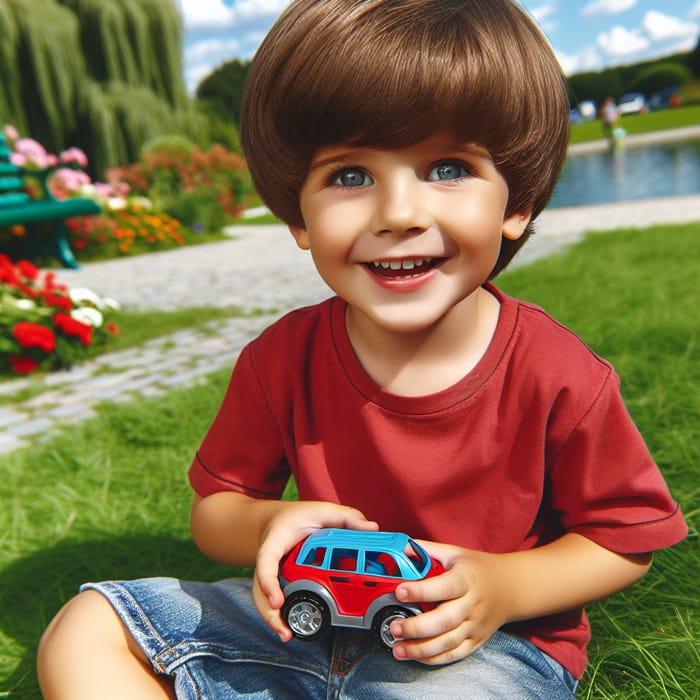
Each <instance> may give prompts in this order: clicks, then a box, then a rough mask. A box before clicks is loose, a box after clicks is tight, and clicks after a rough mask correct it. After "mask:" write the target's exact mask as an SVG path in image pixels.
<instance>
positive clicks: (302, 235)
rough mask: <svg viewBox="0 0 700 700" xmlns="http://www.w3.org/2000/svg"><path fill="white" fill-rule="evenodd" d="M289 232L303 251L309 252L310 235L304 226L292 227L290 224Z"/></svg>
mask: <svg viewBox="0 0 700 700" xmlns="http://www.w3.org/2000/svg"><path fill="white" fill-rule="evenodd" d="M289 230H290V231H291V232H292V236H294V240H295V241H296V242H297V245H298V246H299V247H300V248H301V249H302V250H308V249H309V247H310V246H309V234H308V233H307V232H306V229H305V228H304V227H303V226H292V225H291V224H290V225H289Z"/></svg>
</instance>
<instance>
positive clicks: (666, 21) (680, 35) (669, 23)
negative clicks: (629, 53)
mask: <svg viewBox="0 0 700 700" xmlns="http://www.w3.org/2000/svg"><path fill="white" fill-rule="evenodd" d="M642 28H643V29H644V31H645V32H646V33H647V36H648V37H649V38H650V39H651V40H652V41H669V40H671V39H687V38H688V37H695V36H696V35H697V33H698V29H700V27H699V26H698V24H697V23H696V22H685V21H683V20H682V19H678V18H677V17H670V16H669V15H665V14H663V13H662V12H657V11H656V10H649V12H647V13H646V14H645V15H644V19H643V20H642Z"/></svg>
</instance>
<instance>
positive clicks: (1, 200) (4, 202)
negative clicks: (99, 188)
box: [0, 133, 101, 268]
mask: <svg viewBox="0 0 700 700" xmlns="http://www.w3.org/2000/svg"><path fill="white" fill-rule="evenodd" d="M10 153H11V151H10V148H9V147H8V145H7V142H6V141H5V137H4V136H3V135H2V134H1V133H0V226H16V225H23V226H24V227H25V234H24V250H23V257H26V258H27V259H29V260H34V259H36V258H37V257H38V256H40V255H47V256H51V257H54V258H57V259H58V260H59V261H60V262H61V263H62V264H63V265H64V266H65V267H71V268H77V267H78V263H77V262H76V260H75V257H74V256H73V251H71V249H70V245H69V244H68V238H67V234H68V230H67V227H66V219H70V218H71V217H73V216H86V215H90V214H99V213H100V211H101V209H100V205H99V204H97V202H95V201H93V200H92V199H83V198H78V197H75V198H69V199H62V200H59V199H56V198H55V197H54V196H53V194H52V193H51V190H50V189H49V186H48V180H49V178H50V177H51V175H52V173H54V172H55V171H56V170H58V169H59V168H65V167H71V166H70V165H69V164H65V163H61V164H58V165H55V166H51V167H49V168H45V169H43V170H29V169H25V168H22V167H20V166H18V165H15V164H14V163H12V162H11V161H10ZM26 178H32V179H33V180H35V181H36V182H37V183H38V184H39V186H40V188H41V194H40V197H38V198H33V197H32V196H31V195H30V194H29V193H28V192H27V182H26ZM46 224H49V226H46Z"/></svg>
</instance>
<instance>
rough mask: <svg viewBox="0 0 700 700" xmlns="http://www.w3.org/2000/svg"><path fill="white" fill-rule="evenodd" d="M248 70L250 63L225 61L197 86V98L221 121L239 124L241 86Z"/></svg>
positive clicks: (235, 60)
mask: <svg viewBox="0 0 700 700" xmlns="http://www.w3.org/2000/svg"><path fill="white" fill-rule="evenodd" d="M249 68H250V61H239V60H237V59H234V60H233V61H227V62H226V63H224V64H223V65H222V66H219V68H217V69H216V70H214V71H212V72H211V73H210V74H209V75H208V76H207V77H206V78H204V80H202V82H201V83H200V84H199V85H198V86H197V92H196V95H197V98H198V99H200V100H203V101H206V102H207V103H208V105H209V107H210V109H212V110H213V111H215V112H216V113H218V114H219V116H220V117H222V118H223V119H232V120H233V121H234V122H235V123H236V124H239V122H240V115H241V99H242V97H243V86H244V85H245V80H246V78H247V76H248V69H249Z"/></svg>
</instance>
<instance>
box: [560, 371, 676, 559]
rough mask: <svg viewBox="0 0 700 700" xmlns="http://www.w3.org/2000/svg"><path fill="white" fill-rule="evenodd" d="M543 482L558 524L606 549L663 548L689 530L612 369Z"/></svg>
mask: <svg viewBox="0 0 700 700" xmlns="http://www.w3.org/2000/svg"><path fill="white" fill-rule="evenodd" d="M549 481H550V488H551V502H552V507H553V509H554V510H555V511H558V512H559V513H560V514H561V522H562V525H563V527H564V529H565V530H566V531H567V532H575V533H578V534H580V535H583V536H584V537H587V538H588V539H590V540H593V541H594V542H596V543H597V544H600V545H601V546H603V547H605V548H606V549H609V550H611V551H615V552H619V553H622V554H631V553H640V552H648V551H653V550H656V549H662V548H664V547H667V546H670V545H673V544H676V543H677V542H679V541H681V540H682V539H683V538H684V537H685V536H686V534H687V532H688V528H687V525H686V523H685V520H684V519H683V516H682V514H681V511H680V508H679V506H678V504H677V503H676V502H675V501H674V500H673V498H672V497H671V494H670V492H669V489H668V487H667V485H666V482H665V481H664V478H663V476H662V475H661V472H660V471H659V469H658V467H657V466H656V464H655V463H654V461H653V459H652V457H651V455H650V453H649V450H648V448H647V446H646V444H645V443H644V440H643V438H642V436H641V435H640V433H639V431H638V429H637V427H636V426H635V425H634V422H633V421H632V418H631V417H630V415H629V413H628V411H627V408H626V407H625V405H624V402H623V399H622V396H621V394H620V391H619V380H618V378H617V375H616V374H615V373H614V372H613V371H612V370H611V371H610V373H609V375H608V377H607V378H606V380H605V381H604V382H603V385H602V388H601V390H600V391H599V393H598V394H597V397H596V398H595V400H594V402H593V403H592V405H591V406H590V408H589V409H588V410H587V411H586V412H585V414H584V415H583V416H581V418H580V419H579V420H578V421H577V422H576V424H575V425H574V426H573V429H572V430H571V431H570V433H569V435H568V437H567V439H566V441H565V443H564V445H563V446H562V447H561V450H560V452H559V454H558V456H557V457H556V460H555V462H554V464H553V466H552V468H551V469H550V474H549Z"/></svg>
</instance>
